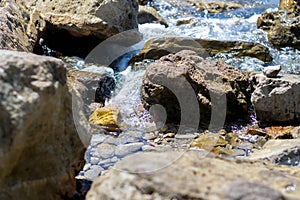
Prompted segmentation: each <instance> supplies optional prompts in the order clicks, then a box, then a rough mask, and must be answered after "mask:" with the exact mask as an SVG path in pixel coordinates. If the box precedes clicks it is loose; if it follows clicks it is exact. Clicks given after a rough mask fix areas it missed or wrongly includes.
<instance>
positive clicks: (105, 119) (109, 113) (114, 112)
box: [89, 105, 120, 132]
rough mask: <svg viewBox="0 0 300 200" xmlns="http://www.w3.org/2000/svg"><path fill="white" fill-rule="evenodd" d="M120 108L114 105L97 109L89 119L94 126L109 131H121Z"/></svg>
mask: <svg viewBox="0 0 300 200" xmlns="http://www.w3.org/2000/svg"><path fill="white" fill-rule="evenodd" d="M119 112H120V111H119V108H117V107H113V106H112V105H109V106H105V107H102V108H98V109H96V110H95V111H94V112H93V113H92V114H91V115H90V117H89V122H90V123H91V124H93V125H100V126H101V127H102V128H104V129H106V130H108V131H116V132H118V131H120V121H119Z"/></svg>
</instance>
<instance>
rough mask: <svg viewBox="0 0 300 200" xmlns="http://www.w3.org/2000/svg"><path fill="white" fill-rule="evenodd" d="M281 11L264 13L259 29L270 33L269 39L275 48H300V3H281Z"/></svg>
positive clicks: (285, 1) (259, 20)
mask: <svg viewBox="0 0 300 200" xmlns="http://www.w3.org/2000/svg"><path fill="white" fill-rule="evenodd" d="M279 9H281V10H279V11H276V12H266V13H263V14H262V15H261V16H260V17H259V18H258V20H257V27H258V28H261V29H263V30H265V31H267V32H268V39H269V41H270V43H271V44H273V45H274V46H275V47H278V48H280V47H288V46H289V47H294V48H300V36H299V31H300V23H299V21H300V20H299V13H300V2H299V1H290V0H284V1H280V6H279Z"/></svg>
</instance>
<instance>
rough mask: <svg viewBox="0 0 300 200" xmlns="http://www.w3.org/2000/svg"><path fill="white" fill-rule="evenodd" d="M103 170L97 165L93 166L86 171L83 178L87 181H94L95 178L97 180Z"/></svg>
mask: <svg viewBox="0 0 300 200" xmlns="http://www.w3.org/2000/svg"><path fill="white" fill-rule="evenodd" d="M103 170H104V169H103V168H102V167H100V166H97V165H93V166H91V167H90V169H88V170H87V171H86V172H85V173H84V176H85V177H86V178H87V179H89V180H94V179H95V178H97V177H98V176H100V175H101V172H102V171H103Z"/></svg>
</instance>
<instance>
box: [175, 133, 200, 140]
mask: <svg viewBox="0 0 300 200" xmlns="http://www.w3.org/2000/svg"><path fill="white" fill-rule="evenodd" d="M196 137H197V135H196V134H178V133H177V134H176V135H175V138H176V139H195V138H196Z"/></svg>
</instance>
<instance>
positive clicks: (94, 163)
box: [91, 157, 100, 165]
mask: <svg viewBox="0 0 300 200" xmlns="http://www.w3.org/2000/svg"><path fill="white" fill-rule="evenodd" d="M99 161H100V159H99V158H97V157H92V158H91V164H92V165H97V164H98V163H99Z"/></svg>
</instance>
